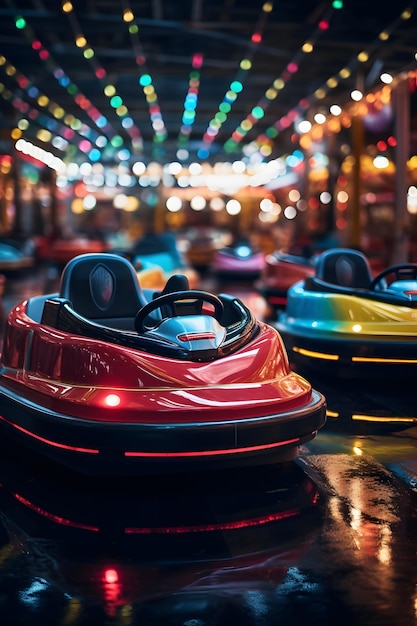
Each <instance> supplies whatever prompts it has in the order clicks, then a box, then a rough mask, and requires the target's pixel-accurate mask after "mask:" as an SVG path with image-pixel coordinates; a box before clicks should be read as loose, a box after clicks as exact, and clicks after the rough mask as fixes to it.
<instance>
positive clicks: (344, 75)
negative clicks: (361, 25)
mask: <svg viewBox="0 0 417 626" xmlns="http://www.w3.org/2000/svg"><path fill="white" fill-rule="evenodd" d="M414 4H416V3H414ZM412 13H413V9H412V7H411V6H410V7H409V8H407V9H405V10H402V11H401V14H400V15H399V17H398V18H396V19H395V20H394V21H393V22H392V23H391V24H390V25H388V26H387V27H386V28H384V29H383V30H382V31H381V32H380V33H379V35H378V37H377V38H376V39H375V40H373V41H372V42H371V43H370V44H369V46H368V47H367V48H366V49H361V50H360V51H359V52H358V53H356V54H355V55H354V56H353V57H352V58H351V59H350V60H349V61H348V62H347V63H346V64H344V65H343V67H342V68H341V69H340V70H339V72H338V73H337V74H334V75H333V76H330V77H329V78H328V79H327V80H326V81H325V82H324V83H323V84H322V85H321V86H320V87H319V88H317V89H316V90H315V91H314V93H311V94H309V95H307V96H306V97H304V98H303V99H301V100H300V102H299V103H298V105H297V106H296V107H294V108H293V109H291V110H289V111H288V112H287V113H286V114H285V115H283V116H281V117H280V118H279V119H278V120H276V121H275V123H274V124H273V125H272V126H270V127H269V128H267V129H266V130H265V132H264V133H262V134H260V135H258V137H257V138H256V139H254V140H253V142H251V143H250V151H254V150H258V151H260V152H261V153H262V150H264V149H265V146H268V148H267V151H268V152H269V151H270V150H271V147H272V140H273V139H274V138H275V137H276V136H277V135H278V133H279V132H280V131H282V130H284V129H286V128H288V127H289V126H290V125H291V124H292V123H293V122H295V121H297V120H299V119H300V118H301V117H302V116H303V115H304V113H305V112H306V111H307V110H309V109H310V107H312V106H313V104H315V103H317V102H320V101H322V100H324V99H325V98H326V97H327V96H328V94H329V93H330V92H331V91H332V90H333V89H336V87H338V86H339V85H340V83H341V82H343V81H345V80H347V79H348V78H350V76H351V74H352V72H353V71H354V70H355V68H356V67H357V66H358V65H360V64H361V63H362V64H363V63H365V62H367V61H368V60H369V58H370V56H371V54H375V55H377V54H378V52H379V49H380V47H381V46H384V45H385V44H386V42H387V41H388V40H389V37H390V34H391V33H392V32H393V31H394V29H395V28H396V27H397V26H398V25H400V24H402V23H404V22H406V21H407V20H409V19H410V18H411V16H412ZM358 97H360V94H358ZM332 110H333V111H335V112H336V111H337V114H340V113H341V111H342V108H341V107H337V108H333V109H332Z"/></svg>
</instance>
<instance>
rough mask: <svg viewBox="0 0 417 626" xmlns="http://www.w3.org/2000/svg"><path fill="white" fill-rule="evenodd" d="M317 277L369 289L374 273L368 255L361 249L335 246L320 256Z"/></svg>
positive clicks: (337, 283)
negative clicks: (360, 250)
mask: <svg viewBox="0 0 417 626" xmlns="http://www.w3.org/2000/svg"><path fill="white" fill-rule="evenodd" d="M315 278H317V279H319V280H321V281H323V282H325V283H331V284H332V285H338V286H340V287H347V288H352V289H369V287H370V284H371V281H372V273H371V270H370V267H369V263H368V260H367V258H366V256H365V255H364V254H363V253H362V252H359V250H353V249H350V248H334V249H331V250H326V251H325V252H322V254H320V256H319V257H318V259H317V263H316V276H315Z"/></svg>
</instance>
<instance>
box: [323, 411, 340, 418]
mask: <svg viewBox="0 0 417 626" xmlns="http://www.w3.org/2000/svg"><path fill="white" fill-rule="evenodd" d="M326 415H327V417H339V413H338V411H326Z"/></svg>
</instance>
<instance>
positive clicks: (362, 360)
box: [352, 356, 417, 363]
mask: <svg viewBox="0 0 417 626" xmlns="http://www.w3.org/2000/svg"><path fill="white" fill-rule="evenodd" d="M352 361H356V362H359V363H417V359H384V358H382V357H379V358H376V357H374V358H371V357H365V356H353V357H352Z"/></svg>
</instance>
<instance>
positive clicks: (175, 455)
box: [125, 437, 300, 458]
mask: <svg viewBox="0 0 417 626" xmlns="http://www.w3.org/2000/svg"><path fill="white" fill-rule="evenodd" d="M297 441H300V437H294V439H287V440H286V441H278V442H276V443H267V444H262V445H260V446H247V447H245V448H228V449H227V450H200V451H197V452H196V451H189V452H125V456H143V457H153V458H167V457H168V458H178V457H201V456H219V455H221V454H238V453H239V452H256V451H257V450H268V449H271V448H278V447H279V446H287V445H289V444H291V443H297Z"/></svg>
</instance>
